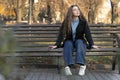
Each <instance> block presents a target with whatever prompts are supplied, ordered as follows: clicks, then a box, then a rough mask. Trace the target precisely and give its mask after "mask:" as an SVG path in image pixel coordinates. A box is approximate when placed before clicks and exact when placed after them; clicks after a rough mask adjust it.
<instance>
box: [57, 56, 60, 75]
mask: <svg viewBox="0 0 120 80" xmlns="http://www.w3.org/2000/svg"><path fill="white" fill-rule="evenodd" d="M57 58H58V64H57V65H58V67H57V69H58V74H60V72H61V66H60V65H61V62H60V57H57Z"/></svg>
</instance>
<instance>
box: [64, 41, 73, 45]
mask: <svg viewBox="0 0 120 80" xmlns="http://www.w3.org/2000/svg"><path fill="white" fill-rule="evenodd" d="M64 45H67V46H73V43H72V41H71V40H67V41H65V43H64Z"/></svg>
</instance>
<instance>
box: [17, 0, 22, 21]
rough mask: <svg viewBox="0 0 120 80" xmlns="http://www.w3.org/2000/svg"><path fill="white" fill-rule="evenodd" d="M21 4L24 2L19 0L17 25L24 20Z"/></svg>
mask: <svg viewBox="0 0 120 80" xmlns="http://www.w3.org/2000/svg"><path fill="white" fill-rule="evenodd" d="M21 4H22V0H17V23H20V22H21V18H22V9H21Z"/></svg>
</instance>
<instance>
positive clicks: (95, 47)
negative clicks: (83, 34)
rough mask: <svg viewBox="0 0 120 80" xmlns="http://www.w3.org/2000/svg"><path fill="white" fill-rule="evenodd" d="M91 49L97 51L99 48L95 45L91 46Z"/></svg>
mask: <svg viewBox="0 0 120 80" xmlns="http://www.w3.org/2000/svg"><path fill="white" fill-rule="evenodd" d="M92 48H94V49H99V48H100V47H99V46H96V45H93V46H92Z"/></svg>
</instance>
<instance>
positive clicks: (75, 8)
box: [72, 6, 80, 17]
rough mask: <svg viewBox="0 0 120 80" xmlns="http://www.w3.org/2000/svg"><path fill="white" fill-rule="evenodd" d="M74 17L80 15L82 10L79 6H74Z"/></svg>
mask: <svg viewBox="0 0 120 80" xmlns="http://www.w3.org/2000/svg"><path fill="white" fill-rule="evenodd" d="M72 13H73V17H78V16H79V15H80V10H79V8H78V7H77V6H74V7H73V8H72Z"/></svg>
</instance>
